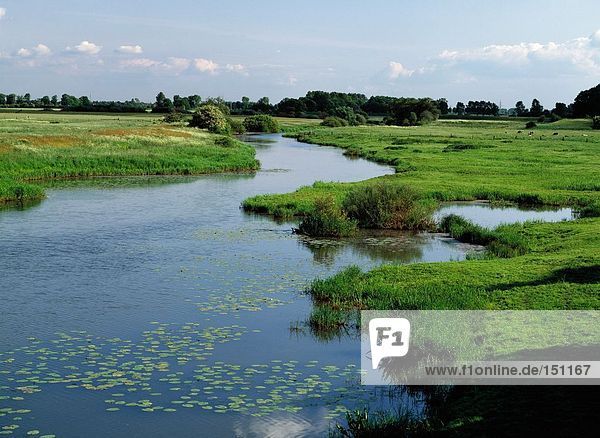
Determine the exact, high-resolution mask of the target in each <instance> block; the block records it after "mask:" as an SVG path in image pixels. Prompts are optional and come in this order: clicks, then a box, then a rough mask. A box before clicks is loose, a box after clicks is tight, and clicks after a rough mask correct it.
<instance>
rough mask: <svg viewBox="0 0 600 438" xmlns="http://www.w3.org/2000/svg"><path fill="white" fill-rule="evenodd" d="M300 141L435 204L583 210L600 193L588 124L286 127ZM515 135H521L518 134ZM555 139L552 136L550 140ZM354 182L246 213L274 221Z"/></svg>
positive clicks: (266, 202)
mask: <svg viewBox="0 0 600 438" xmlns="http://www.w3.org/2000/svg"><path fill="white" fill-rule="evenodd" d="M288 131H290V132H292V133H294V134H291V135H295V136H296V137H297V138H298V139H299V140H300V141H303V142H308V143H315V144H320V145H330V146H337V147H340V148H343V149H345V153H346V154H347V155H349V156H357V157H364V158H368V159H370V160H373V161H377V162H380V163H383V164H389V165H391V166H393V167H394V168H395V169H396V172H397V173H396V175H391V176H386V177H381V178H376V179H375V180H381V179H383V180H385V181H387V182H389V183H391V184H399V185H400V184H406V185H409V186H413V187H418V188H419V190H420V191H421V192H422V193H423V196H425V197H432V198H435V199H437V200H439V201H454V200H465V201H466V200H475V199H489V200H498V201H501V200H502V201H511V202H516V203H520V204H532V205H533V204H535V205H541V204H547V205H587V204H589V203H590V202H592V201H593V200H596V199H598V197H599V195H598V193H599V190H600V172H598V169H599V168H600V132H597V131H592V130H591V129H590V122H589V121H588V120H564V121H559V122H556V123H552V124H544V125H539V126H538V127H537V128H535V129H534V130H533V134H532V135H529V132H530V130H525V129H524V126H523V124H522V122H521V121H460V120H456V121H455V120H452V121H449V120H448V121H438V122H437V123H434V124H432V125H427V126H418V127H383V126H381V127H379V126H377V127H368V126H361V127H344V128H323V127H319V126H309V127H307V126H305V127H304V129H301V127H299V126H296V127H291V126H290V127H288ZM519 131H521V132H519ZM555 134H556V135H555ZM372 183H373V180H371V181H364V182H360V183H353V184H344V183H322V182H317V183H315V184H314V185H313V186H310V187H303V188H301V189H299V190H297V191H296V192H294V193H289V194H278V195H262V196H256V197H253V198H250V199H248V200H246V201H245V202H244V208H246V209H247V210H251V211H256V212H261V213H268V214H273V215H276V216H286V215H288V216H289V215H294V214H296V215H303V214H306V213H308V212H309V211H310V210H311V208H312V204H313V202H314V200H315V199H316V198H317V197H320V196H324V195H327V194H329V195H332V196H334V198H335V199H336V200H338V201H341V200H342V199H343V197H344V194H345V193H346V192H347V191H348V190H349V189H350V188H351V187H353V186H355V185H365V184H372Z"/></svg>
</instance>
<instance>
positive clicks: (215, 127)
mask: <svg viewBox="0 0 600 438" xmlns="http://www.w3.org/2000/svg"><path fill="white" fill-rule="evenodd" d="M190 127H192V128H200V129H207V130H208V131H209V132H212V133H215V134H224V135H226V134H229V133H230V132H231V128H230V126H229V123H227V119H226V118H225V115H224V114H223V113H222V112H221V110H220V109H219V108H217V107H216V106H214V105H204V106H202V107H201V108H200V109H198V111H196V112H195V113H194V115H193V116H192V121H191V122H190Z"/></svg>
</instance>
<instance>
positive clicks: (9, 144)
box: [0, 112, 259, 203]
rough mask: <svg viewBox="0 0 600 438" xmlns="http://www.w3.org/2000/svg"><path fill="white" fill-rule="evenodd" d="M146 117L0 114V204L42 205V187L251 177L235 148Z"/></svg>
mask: <svg viewBox="0 0 600 438" xmlns="http://www.w3.org/2000/svg"><path fill="white" fill-rule="evenodd" d="M222 138H223V137H222V136H218V135H213V134H208V133H206V132H203V131H199V130H196V129H190V128H185V127H183V126H176V125H166V124H163V123H162V117H160V116H149V115H131V114H115V115H97V114H55V113H50V114H49V113H41V112H40V113H38V114H32V113H25V114H20V113H5V112H2V113H0V175H2V177H0V203H6V202H15V201H16V202H28V201H32V200H36V199H41V198H43V197H44V189H43V186H44V181H47V180H53V179H65V178H82V177H95V176H136V175H199V174H207V173H220V172H245V171H255V170H257V169H258V168H259V163H258V161H257V160H256V159H255V150H254V148H252V147H251V146H250V145H247V144H244V143H242V142H239V141H235V140H234V141H233V142H231V141H228V142H224V141H222Z"/></svg>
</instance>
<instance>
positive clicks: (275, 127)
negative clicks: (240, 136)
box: [244, 114, 279, 133]
mask: <svg viewBox="0 0 600 438" xmlns="http://www.w3.org/2000/svg"><path fill="white" fill-rule="evenodd" d="M244 127H245V128H246V131H249V132H267V133H275V132H279V123H277V120H275V119H274V118H273V117H271V116H269V115H266V114H259V115H257V116H250V117H246V118H245V119H244Z"/></svg>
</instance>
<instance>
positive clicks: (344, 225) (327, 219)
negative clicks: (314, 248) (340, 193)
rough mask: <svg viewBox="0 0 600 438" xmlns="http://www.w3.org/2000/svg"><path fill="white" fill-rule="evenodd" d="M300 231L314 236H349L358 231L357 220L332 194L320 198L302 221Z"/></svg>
mask: <svg viewBox="0 0 600 438" xmlns="http://www.w3.org/2000/svg"><path fill="white" fill-rule="evenodd" d="M297 231H298V233H300V234H305V235H307V236H314V237H348V236H351V235H353V234H354V233H356V221H354V220H352V219H349V218H348V216H347V215H346V213H345V212H343V211H342V210H341V209H340V207H339V206H338V205H337V204H336V203H335V200H334V199H333V197H332V196H327V197H323V198H319V199H317V200H316V201H315V207H314V210H313V211H312V212H310V213H309V214H308V215H307V216H306V217H305V218H304V219H303V220H302V222H301V223H300V225H299V227H298V230H297Z"/></svg>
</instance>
